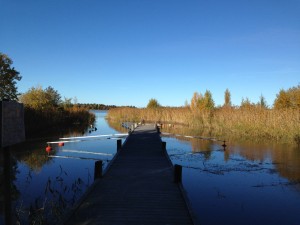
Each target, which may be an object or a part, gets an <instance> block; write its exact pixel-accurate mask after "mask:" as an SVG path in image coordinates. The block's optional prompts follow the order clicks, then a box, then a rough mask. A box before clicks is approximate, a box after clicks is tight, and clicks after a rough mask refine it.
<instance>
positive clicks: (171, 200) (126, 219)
mask: <svg viewBox="0 0 300 225" xmlns="http://www.w3.org/2000/svg"><path fill="white" fill-rule="evenodd" d="M162 147H163V144H162V142H161V138H160V136H159V134H158V133H157V130H156V128H155V127H154V125H145V126H142V127H137V128H136V129H135V131H134V132H133V133H132V134H131V135H130V136H129V137H128V139H127V141H126V143H125V145H124V146H123V147H122V150H121V151H119V153H118V156H117V157H116V159H115V161H114V162H113V164H112V165H111V167H110V169H109V170H108V172H107V173H106V174H105V175H104V177H103V178H102V179H100V180H97V182H95V184H94V185H93V187H92V188H91V189H90V191H89V193H88V194H87V195H86V196H85V198H84V199H83V200H82V201H81V204H80V205H79V206H78V207H77V208H76V209H75V210H74V211H73V212H72V213H71V214H70V216H69V217H68V219H66V222H65V224H193V221H192V218H191V215H190V213H189V210H188V208H187V205H186V202H185V200H184V198H183V195H182V193H181V191H180V188H179V186H178V184H176V183H174V182H173V166H172V164H171V163H170V161H169V159H168V158H167V156H166V154H165V151H164V150H163V148H162Z"/></svg>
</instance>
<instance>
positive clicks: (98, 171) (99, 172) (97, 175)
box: [94, 160, 102, 180]
mask: <svg viewBox="0 0 300 225" xmlns="http://www.w3.org/2000/svg"><path fill="white" fill-rule="evenodd" d="M101 177H102V160H99V161H96V162H95V171H94V180H97V179H98V178H101Z"/></svg>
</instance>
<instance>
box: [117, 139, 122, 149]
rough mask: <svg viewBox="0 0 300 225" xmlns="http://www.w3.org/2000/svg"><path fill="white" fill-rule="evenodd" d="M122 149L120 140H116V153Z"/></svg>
mask: <svg viewBox="0 0 300 225" xmlns="http://www.w3.org/2000/svg"><path fill="white" fill-rule="evenodd" d="M121 148H122V139H118V140H117V152H118V151H120V150H121Z"/></svg>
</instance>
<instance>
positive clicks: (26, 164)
mask: <svg viewBox="0 0 300 225" xmlns="http://www.w3.org/2000/svg"><path fill="white" fill-rule="evenodd" d="M94 113H95V114H96V117H97V120H96V124H95V126H96V127H97V128H98V129H97V131H93V132H91V133H89V130H88V128H87V129H86V130H85V132H84V134H82V133H76V132H73V133H68V134H65V135H63V136H64V137H70V136H82V135H84V136H86V135H99V134H113V133H120V132H125V131H124V130H121V129H122V128H121V126H119V124H117V125H113V124H111V126H109V125H108V123H107V121H106V120H105V116H106V112H104V111H94ZM111 127H115V129H113V128H111ZM116 130H118V131H116ZM168 132H169V131H168ZM176 132H177V131H174V133H176ZM57 139H58V137H53V138H46V139H43V140H40V141H31V142H27V143H24V144H22V145H19V146H16V147H14V148H12V149H11V152H12V158H13V160H12V164H13V174H12V179H13V184H14V185H13V199H14V201H13V210H14V213H15V215H17V217H18V218H19V220H20V221H21V224H29V222H28V221H32V222H36V223H37V222H45V221H46V219H47V220H48V221H52V222H53V221H55V220H58V219H59V218H60V217H61V215H62V213H63V212H64V211H65V210H67V209H68V208H69V207H71V206H72V205H73V204H74V202H76V200H77V199H78V198H79V197H80V196H81V195H82V193H84V191H85V190H86V189H87V187H88V186H89V185H90V184H91V183H92V182H93V174H94V163H95V160H98V159H102V160H104V162H105V165H106V164H107V162H108V161H109V160H111V158H112V157H113V155H114V154H115V153H116V140H114V139H101V140H93V141H92V140H90V141H83V142H73V143H65V146H64V147H58V146H57V145H53V151H52V152H51V155H50V156H52V157H48V154H47V153H46V151H45V147H46V142H47V141H55V140H57ZM162 139H163V140H164V141H166V142H167V151H168V153H169V155H170V157H171V160H172V161H173V163H176V164H180V165H182V166H183V186H184V188H185V190H186V192H187V196H188V198H189V200H190V204H191V205H192V208H193V211H194V213H195V215H196V216H197V218H198V220H199V222H200V223H201V224H203V225H211V224H230V225H231V224H258V225H259V224H264V225H265V224H288V225H289V224H290V225H293V224H295V225H296V224H300V214H299V209H300V184H299V182H300V149H299V148H297V147H296V146H289V145H277V144H253V143H235V142H234V143H229V144H228V147H227V150H226V151H224V150H223V149H222V147H221V144H222V143H218V142H213V141H208V140H199V139H189V138H184V137H176V138H174V137H170V136H162ZM61 157H68V158H61ZM0 162H1V161H0ZM105 165H104V166H105ZM0 168H1V166H0ZM0 175H1V170H0ZM0 190H1V192H0V201H3V194H2V193H3V192H2V189H0ZM1 206H2V204H1ZM29 212H30V214H29ZM1 223H2V224H3V208H0V224H1Z"/></svg>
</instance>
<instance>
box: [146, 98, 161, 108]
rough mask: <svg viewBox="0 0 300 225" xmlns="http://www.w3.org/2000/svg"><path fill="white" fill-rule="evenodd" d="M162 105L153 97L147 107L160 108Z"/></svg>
mask: <svg viewBox="0 0 300 225" xmlns="http://www.w3.org/2000/svg"><path fill="white" fill-rule="evenodd" d="M159 107H161V105H160V104H159V103H158V101H157V100H156V99H154V98H151V99H150V100H149V102H148V105H147V108H148V109H152V108H159Z"/></svg>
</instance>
